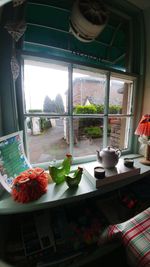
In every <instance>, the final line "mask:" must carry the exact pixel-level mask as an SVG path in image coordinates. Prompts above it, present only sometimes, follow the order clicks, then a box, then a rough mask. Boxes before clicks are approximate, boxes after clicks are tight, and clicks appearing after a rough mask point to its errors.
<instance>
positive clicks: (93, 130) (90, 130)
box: [84, 126, 103, 138]
mask: <svg viewBox="0 0 150 267" xmlns="http://www.w3.org/2000/svg"><path fill="white" fill-rule="evenodd" d="M84 132H85V134H86V135H87V136H88V137H91V138H99V137H102V135H103V134H102V129H101V128H100V127H96V126H90V127H85V128H84Z"/></svg>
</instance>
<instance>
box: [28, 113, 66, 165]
mask: <svg viewBox="0 0 150 267" xmlns="http://www.w3.org/2000/svg"><path fill="white" fill-rule="evenodd" d="M65 121H66V120H64V118H46V117H44V118H43V117H41V118H40V117H31V118H27V119H26V126H27V142H28V152H29V159H30V162H31V163H42V162H48V161H51V160H55V159H56V160H59V159H63V158H64V156H65V155H66V154H67V153H69V147H68V144H67V142H66V132H65V125H66V123H65Z"/></svg>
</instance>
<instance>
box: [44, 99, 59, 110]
mask: <svg viewBox="0 0 150 267" xmlns="http://www.w3.org/2000/svg"><path fill="white" fill-rule="evenodd" d="M43 111H44V112H54V113H55V112H56V105H55V101H54V100H51V99H50V97H49V96H46V97H45V99H44V103H43Z"/></svg>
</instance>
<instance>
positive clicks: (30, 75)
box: [24, 65, 68, 110]
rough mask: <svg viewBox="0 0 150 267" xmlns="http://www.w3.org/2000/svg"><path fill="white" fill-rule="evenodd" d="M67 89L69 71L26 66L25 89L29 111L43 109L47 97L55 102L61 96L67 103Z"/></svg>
mask: <svg viewBox="0 0 150 267" xmlns="http://www.w3.org/2000/svg"><path fill="white" fill-rule="evenodd" d="M67 88H68V72H67V71H63V70H59V71H58V70H54V69H50V68H43V67H40V66H32V65H28V66H27V65H25V68H24V89H25V99H26V109H27V110H28V109H31V108H32V109H42V108H43V102H44V98H45V96H46V95H47V96H49V97H50V98H51V99H52V100H53V99H55V97H56V95H57V94H61V96H62V98H63V101H65V92H66V91H67ZM64 103H65V102H64Z"/></svg>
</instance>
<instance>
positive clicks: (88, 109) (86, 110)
mask: <svg viewBox="0 0 150 267" xmlns="http://www.w3.org/2000/svg"><path fill="white" fill-rule="evenodd" d="M96 112H97V111H96V107H95V105H87V106H81V105H77V106H76V107H75V114H96Z"/></svg>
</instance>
